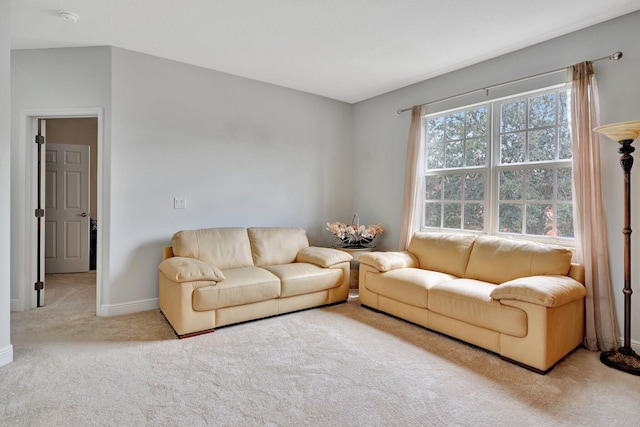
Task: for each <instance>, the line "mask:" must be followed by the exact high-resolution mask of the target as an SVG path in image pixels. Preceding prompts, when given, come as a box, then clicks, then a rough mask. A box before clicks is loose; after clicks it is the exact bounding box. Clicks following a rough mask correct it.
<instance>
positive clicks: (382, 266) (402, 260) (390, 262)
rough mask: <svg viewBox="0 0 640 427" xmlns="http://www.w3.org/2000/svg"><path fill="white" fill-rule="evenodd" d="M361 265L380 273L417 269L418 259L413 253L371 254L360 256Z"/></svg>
mask: <svg viewBox="0 0 640 427" xmlns="http://www.w3.org/2000/svg"><path fill="white" fill-rule="evenodd" d="M358 261H360V264H366V265H370V266H371V267H373V268H375V269H376V270H378V271H389V270H395V269H396V268H407V267H410V268H417V267H419V266H420V263H419V261H418V259H417V258H416V257H415V255H413V254H412V253H411V252H407V251H402V252H371V253H366V254H362V255H360V258H358Z"/></svg>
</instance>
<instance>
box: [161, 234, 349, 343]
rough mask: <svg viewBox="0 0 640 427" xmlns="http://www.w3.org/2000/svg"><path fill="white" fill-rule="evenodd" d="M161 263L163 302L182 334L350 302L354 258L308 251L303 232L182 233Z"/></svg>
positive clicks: (332, 251) (163, 308) (329, 251)
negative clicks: (350, 274)
mask: <svg viewBox="0 0 640 427" xmlns="http://www.w3.org/2000/svg"><path fill="white" fill-rule="evenodd" d="M163 258H164V259H163V261H162V262H161V263H160V266H159V289H158V291H159V305H160V310H161V311H162V313H163V314H164V315H165V317H166V318H167V320H168V321H169V323H170V324H171V326H173V328H174V330H175V331H176V333H177V334H178V336H179V337H181V338H183V337H185V336H191V335H197V334H200V333H204V332H211V331H212V330H213V329H214V328H216V327H219V326H224V325H229V324H232V323H238V322H243V321H247V320H253V319H259V318H263V317H268V316H273V315H276V314H282V313H288V312H292V311H297V310H302V309H306V308H310V307H317V306H321V305H326V304H332V303H337V302H341V301H346V300H347V298H348V294H349V262H350V261H351V259H352V257H351V255H349V254H348V253H345V252H342V251H339V250H337V249H331V248H320V247H312V246H309V241H308V240H307V236H306V234H305V231H304V230H303V229H301V228H279V227H263V228H248V229H245V228H209V229H201V230H184V231H179V232H177V233H176V234H175V235H174V236H173V238H172V239H171V247H168V248H165V254H164V256H163Z"/></svg>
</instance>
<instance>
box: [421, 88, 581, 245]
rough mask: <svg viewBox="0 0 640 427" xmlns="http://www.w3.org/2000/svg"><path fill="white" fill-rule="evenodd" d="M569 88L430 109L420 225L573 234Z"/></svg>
mask: <svg viewBox="0 0 640 427" xmlns="http://www.w3.org/2000/svg"><path fill="white" fill-rule="evenodd" d="M567 97H568V90H567V89H566V88H565V87H563V88H553V89H547V90H542V91H537V92H534V93H529V94H526V95H518V96H515V97H510V98H505V99H500V100H495V101H491V102H489V103H485V104H481V105H474V106H469V107H464V108H461V109H457V110H454V111H449V112H446V113H440V114H436V115H428V116H426V117H425V132H424V134H425V141H424V146H425V150H424V153H425V159H424V166H425V172H424V181H423V184H424V192H423V194H424V200H423V206H424V210H423V215H422V227H421V228H423V229H430V228H437V229H454V230H466V231H475V232H485V233H488V234H510V235H526V236H528V237H534V236H535V237H538V238H542V239H545V238H546V239H549V238H555V239H573V214H572V195H571V180H572V178H571V139H570V137H569V124H568V111H567V105H568V104H567Z"/></svg>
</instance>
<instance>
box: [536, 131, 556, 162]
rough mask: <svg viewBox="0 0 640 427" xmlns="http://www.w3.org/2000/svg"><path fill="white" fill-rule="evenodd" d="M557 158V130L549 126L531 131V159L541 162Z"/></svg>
mask: <svg viewBox="0 0 640 427" xmlns="http://www.w3.org/2000/svg"><path fill="white" fill-rule="evenodd" d="M555 158H556V130H555V128H547V129H540V130H532V131H530V132H529V161H530V162H540V161H544V160H554V159H555Z"/></svg>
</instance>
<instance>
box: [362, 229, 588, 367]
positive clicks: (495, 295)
mask: <svg viewBox="0 0 640 427" xmlns="http://www.w3.org/2000/svg"><path fill="white" fill-rule="evenodd" d="M571 256H572V254H571V251H570V250H569V249H566V248H561V247H556V246H549V245H542V244H537V243H533V242H527V241H523V240H516V239H505V238H497V237H489V236H474V235H465V234H457V233H435V232H434V233H429V232H418V233H416V234H415V235H414V236H413V238H412V240H411V243H410V246H409V248H408V250H407V251H404V252H373V253H370V254H363V255H362V256H360V259H359V261H360V278H359V290H360V302H361V304H362V305H364V306H366V307H370V308H373V309H375V310H379V311H382V312H385V313H389V314H391V315H394V316H397V317H400V318H402V319H405V320H408V321H410V322H413V323H416V324H418V325H422V326H424V327H426V328H429V329H432V330H434V331H438V332H441V333H444V334H446V335H449V336H452V337H455V338H458V339H460V340H463V341H466V342H468V343H471V344H474V345H476V346H479V347H482V348H484V349H487V350H490V351H492V352H495V353H498V354H499V355H501V356H502V357H503V358H504V359H506V360H509V361H511V362H514V363H516V364H520V365H523V366H525V367H527V368H530V369H532V370H534V371H536V372H539V373H546V372H548V371H549V370H551V368H552V367H553V365H554V364H555V363H556V362H557V361H559V360H560V359H562V358H563V357H564V356H565V355H566V354H567V353H569V352H570V351H572V350H573V349H574V348H576V347H577V346H578V345H580V344H581V343H582V338H583V331H584V297H585V294H586V291H585V288H584V285H583V283H584V268H583V267H582V266H580V265H577V264H572V263H571Z"/></svg>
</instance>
